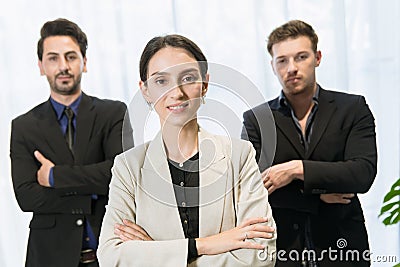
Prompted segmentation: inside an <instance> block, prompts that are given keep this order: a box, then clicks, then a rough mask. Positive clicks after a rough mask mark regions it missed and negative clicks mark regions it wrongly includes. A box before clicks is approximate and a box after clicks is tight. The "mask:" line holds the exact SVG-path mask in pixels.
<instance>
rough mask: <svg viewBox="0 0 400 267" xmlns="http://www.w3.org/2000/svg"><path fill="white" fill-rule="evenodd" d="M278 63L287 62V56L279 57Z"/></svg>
mask: <svg viewBox="0 0 400 267" xmlns="http://www.w3.org/2000/svg"><path fill="white" fill-rule="evenodd" d="M277 63H278V64H283V63H286V58H280V59H278V61H277Z"/></svg>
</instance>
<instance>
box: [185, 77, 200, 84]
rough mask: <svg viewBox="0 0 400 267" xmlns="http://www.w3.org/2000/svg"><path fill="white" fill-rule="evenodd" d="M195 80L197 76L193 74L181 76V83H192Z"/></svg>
mask: <svg viewBox="0 0 400 267" xmlns="http://www.w3.org/2000/svg"><path fill="white" fill-rule="evenodd" d="M195 81H197V77H196V76H195V75H186V76H184V77H183V78H182V83H183V84H185V83H193V82H195Z"/></svg>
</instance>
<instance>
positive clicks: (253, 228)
mask: <svg viewBox="0 0 400 267" xmlns="http://www.w3.org/2000/svg"><path fill="white" fill-rule="evenodd" d="M267 221H268V218H251V219H248V220H246V221H245V222H243V223H242V224H241V225H239V226H237V227H235V228H233V229H231V230H228V231H225V232H222V233H219V234H216V235H212V236H208V237H201V238H196V246H197V252H198V254H199V255H215V254H221V253H224V252H228V251H231V250H235V249H240V248H248V249H264V245H261V244H258V243H256V242H254V241H252V240H248V239H253V238H266V239H269V238H273V236H274V232H275V229H274V228H273V227H270V226H266V225H263V223H266V222H267Z"/></svg>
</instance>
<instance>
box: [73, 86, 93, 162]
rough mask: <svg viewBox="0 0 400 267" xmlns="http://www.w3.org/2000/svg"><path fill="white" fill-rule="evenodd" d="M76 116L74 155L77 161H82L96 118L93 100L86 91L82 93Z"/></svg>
mask: <svg viewBox="0 0 400 267" xmlns="http://www.w3.org/2000/svg"><path fill="white" fill-rule="evenodd" d="M76 118H77V119H76V131H75V143H74V151H75V153H74V155H75V160H76V162H82V161H83V157H84V156H85V151H86V150H87V149H86V148H87V145H88V144H89V138H90V136H91V135H92V130H93V124H94V121H95V119H96V112H94V105H93V103H92V100H91V99H90V97H89V96H87V95H86V94H84V93H82V100H81V103H80V104H79V108H78V115H77V117H76Z"/></svg>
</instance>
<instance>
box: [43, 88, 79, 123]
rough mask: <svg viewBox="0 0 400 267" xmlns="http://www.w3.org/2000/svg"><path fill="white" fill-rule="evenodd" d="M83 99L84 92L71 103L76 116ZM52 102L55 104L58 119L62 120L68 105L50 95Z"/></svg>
mask: <svg viewBox="0 0 400 267" xmlns="http://www.w3.org/2000/svg"><path fill="white" fill-rule="evenodd" d="M81 99H82V94H81V95H80V96H79V97H78V98H77V99H76V100H75V101H74V102H73V103H72V104H71V105H69V107H70V108H71V109H72V111H73V112H74V114H75V116H76V115H77V114H78V107H79V104H80V103H81ZM50 102H51V105H52V106H53V108H54V110H55V111H56V115H57V120H61V118H62V116H63V114H64V109H65V107H66V106H65V105H63V104H61V103H59V102H57V101H56V100H54V99H53V98H52V97H50Z"/></svg>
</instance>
